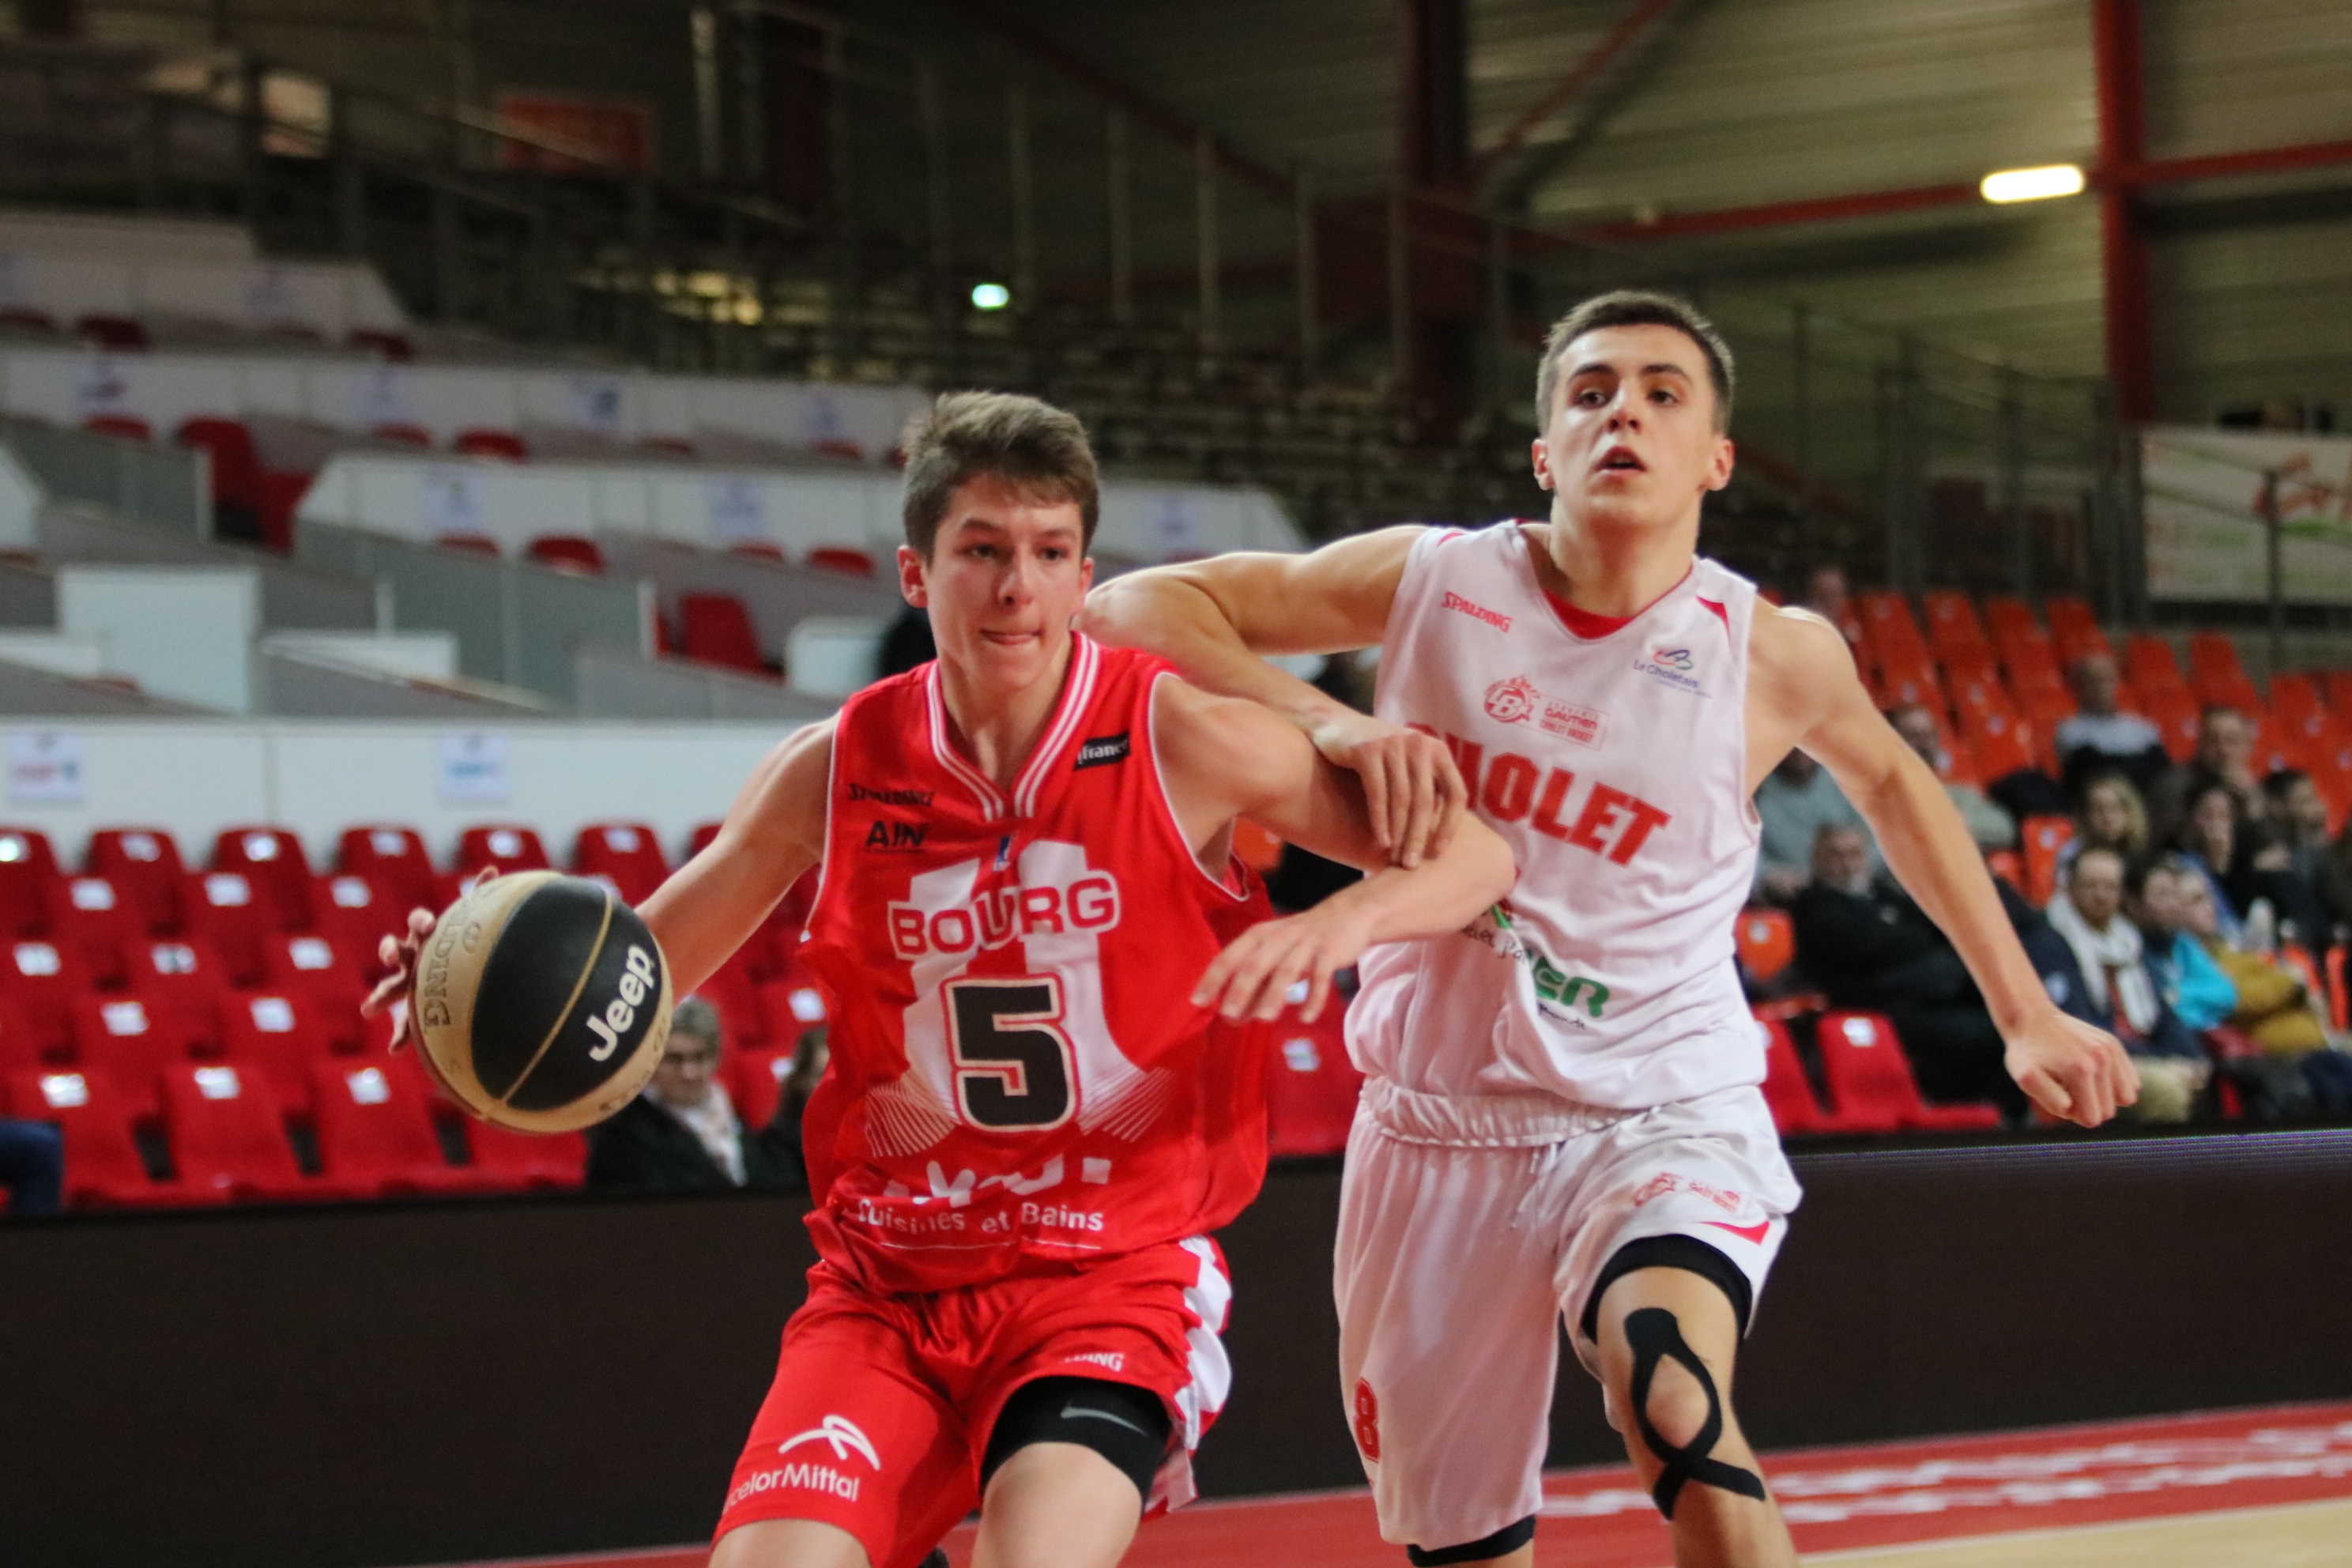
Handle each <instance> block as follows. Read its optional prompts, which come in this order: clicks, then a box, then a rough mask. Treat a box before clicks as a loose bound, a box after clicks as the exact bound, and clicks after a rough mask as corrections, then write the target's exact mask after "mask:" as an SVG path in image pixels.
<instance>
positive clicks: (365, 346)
mask: <svg viewBox="0 0 2352 1568" xmlns="http://www.w3.org/2000/svg"><path fill="white" fill-rule="evenodd" d="M343 342H344V343H345V344H346V345H347V346H349V347H352V348H354V349H358V350H361V351H362V352H363V353H372V354H373V355H375V356H376V357H377V358H378V359H383V360H390V361H392V362H393V363H395V364H405V363H408V362H409V361H410V360H413V359H415V357H416V345H415V344H414V343H412V342H409V341H408V334H407V333H406V332H402V331H394V330H393V329H392V328H390V327H353V328H352V330H351V331H348V332H346V333H344V334H343Z"/></svg>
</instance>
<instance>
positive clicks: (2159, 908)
mask: <svg viewBox="0 0 2352 1568" xmlns="http://www.w3.org/2000/svg"><path fill="white" fill-rule="evenodd" d="M2124 867H2125V868H2124V909H2125V911H2126V913H2128V914H2129V915H2130V916H2131V918H2132V923H2133V924H2135V925H2137V926H2138V927H2139V934H2140V942H2141V952H2142V956H2143V958H2144V960H2145V961H2146V963H2147V973H2148V975H2149V978H2151V979H2153V980H2154V981H2155V982H2156V988H2157V990H2158V993H2159V994H2162V996H2163V997H2164V1002H2165V1005H2166V1006H2168V1007H2170V1008H2171V1009H2172V1013H2173V1016H2175V1017H2177V1018H2179V1020H2180V1024H2181V1026H2182V1027H2183V1028H2186V1029H2189V1030H2191V1031H2193V1032H2195V1033H2198V1034H2202V1033H2204V1032H2205V1031H2206V1030H2208V1029H2212V1028H2218V1027H2220V1026H2221V1025H2223V1024H2226V1023H2228V1022H2229V1021H2230V1015H2231V1014H2232V1013H2235V1012H2236V1011H2237V1010H2238V988H2237V986H2236V985H2235V984H2232V983H2231V979H2230V976H2229V975H2228V974H2227V973H2224V972H2223V970H2222V968H2221V965H2220V964H2218V963H2214V962H2213V955H2212V954H2211V953H2210V952H2207V951H2206V948H2205V944H2204V943H2203V942H2200V941H2198V939H2197V935H2196V933H2195V932H2194V931H2191V930H2190V929H2189V913H2188V903H2189V897H2190V895H2191V894H2192V893H2193V894H2194V896H2195V897H2196V899H2197V900H2198V901H2199V902H2200V904H2202V905H2203V906H2204V908H2205V910H2206V911H2207V913H2208V914H2209V915H2210V913H2211V911H2212V908H2213V899H2212V895H2211V893H2210V892H2209V891H2208V890H2207V889H2206V886H2205V877H2204V874H2203V873H2202V872H2200V871H2199V870H2198V869H2197V868H2196V867H2194V866H2192V865H2190V864H2189V862H2188V861H2186V860H2184V859H2182V858H2180V857H2179V856H2178V855H2162V856H2158V858H2155V859H2153V860H2149V859H2144V858H2143V859H2137V860H2127V861H2126V862H2125V863H2124Z"/></svg>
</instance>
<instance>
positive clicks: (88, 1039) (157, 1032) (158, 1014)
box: [72, 995, 195, 1117]
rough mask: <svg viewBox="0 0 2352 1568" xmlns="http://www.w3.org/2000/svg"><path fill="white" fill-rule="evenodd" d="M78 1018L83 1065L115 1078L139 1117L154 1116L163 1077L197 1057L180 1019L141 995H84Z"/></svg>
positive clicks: (77, 1041)
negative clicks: (140, 996)
mask: <svg viewBox="0 0 2352 1568" xmlns="http://www.w3.org/2000/svg"><path fill="white" fill-rule="evenodd" d="M72 1016H73V1021H74V1040H75V1046H76V1054H77V1055H78V1057H79V1059H80V1062H81V1065H82V1066H84V1067H86V1068H97V1069H98V1070H99V1071H100V1072H102V1073H104V1074H106V1075H107V1076H108V1077H109V1078H110V1079H113V1080H114V1082H115V1085H116V1087H117V1088H119V1089H121V1091H122V1101H123V1103H124V1104H125V1105H127V1106H129V1107H130V1108H131V1114H132V1115H133V1116H134V1117H143V1116H152V1115H153V1114H154V1113H155V1110H156V1104H157V1102H156V1087H157V1085H158V1083H159V1082H160V1081H161V1079H163V1075H164V1074H165V1073H166V1072H168V1071H170V1070H171V1069H173V1068H177V1067H181V1066H183V1065H184V1064H185V1063H187V1062H189V1061H191V1060H192V1059H194V1048H193V1047H194V1044H195V1042H194V1040H192V1039H191V1038H190V1037H189V1036H188V1033H187V1030H186V1029H185V1028H184V1027H183V1026H181V1025H180V1023H179V1021H178V1020H177V1019H176V1018H174V1017H173V1016H171V1015H169V1014H167V1013H164V1012H163V1011H162V1010H161V1009H159V1008H151V1007H149V1006H148V1005H147V1004H146V1003H144V1002H142V1001H141V1000H140V999H139V998H137V997H135V996H99V995H91V996H78V997H76V998H75V999H74V1003H73V1008H72Z"/></svg>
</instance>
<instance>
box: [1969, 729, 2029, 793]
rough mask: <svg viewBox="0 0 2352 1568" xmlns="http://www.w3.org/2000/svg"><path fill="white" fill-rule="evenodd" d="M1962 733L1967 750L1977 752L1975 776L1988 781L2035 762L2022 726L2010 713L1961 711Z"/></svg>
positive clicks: (2005, 775)
mask: <svg viewBox="0 0 2352 1568" xmlns="http://www.w3.org/2000/svg"><path fill="white" fill-rule="evenodd" d="M1961 733H1962V734H1963V736H1964V737H1965V738H1966V739H1967V741H1968V742H1969V751H1971V752H1974V753H1975V755H1976V760H1977V775H1978V777H1979V778H1980V779H1982V780H1983V781H1984V782H1985V783H1987V784H1990V783H1992V782H1993V781H1995V780H1997V779H2003V778H2007V777H2008V776H2009V775H2010V774H2011V773H2016V772H2017V771H2018V770H2019V769H2021V768H2030V767H2032V766H2033V765H2034V757H2033V750H2032V745H2031V743H2030V742H2029V741H2028V738H2027V734H2026V731H2025V727H2024V725H2023V723H2022V722H2021V721H2019V720H2018V719H2017V718H2016V717H2015V716H2014V715H2012V714H2010V713H2005V712H2000V711H1994V712H1989V713H1964V714H1962V715H1961Z"/></svg>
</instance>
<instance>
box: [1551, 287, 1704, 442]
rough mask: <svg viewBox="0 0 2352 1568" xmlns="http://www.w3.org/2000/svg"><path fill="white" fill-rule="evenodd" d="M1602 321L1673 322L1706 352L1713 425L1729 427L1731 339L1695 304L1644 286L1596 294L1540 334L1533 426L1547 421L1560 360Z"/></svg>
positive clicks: (1636, 324) (1634, 324) (1615, 323)
mask: <svg viewBox="0 0 2352 1568" xmlns="http://www.w3.org/2000/svg"><path fill="white" fill-rule="evenodd" d="M1603 327H1672V328H1673V329H1674V330H1675V331H1678V332H1680V333H1682V335H1683V336H1685V337H1686V338H1688V339H1689V340H1690V341H1691V342H1695V343H1696V344H1697V345H1698V348H1699V353H1703V354H1705V355H1706V379H1707V381H1708V382H1709V383H1710V384H1712V385H1713V386H1714V388H1715V427H1716V428H1717V430H1727V429H1729V428H1730V427H1731V396H1732V394H1733V393H1734V392H1735V391H1737V390H1738V373H1737V372H1736V371H1735V370H1734V369H1733V367H1732V363H1731V345H1730V344H1729V343H1727V342H1724V341H1723V334H1722V333H1721V332H1718V331H1716V330H1715V323H1714V322H1713V321H1708V320H1707V319H1706V316H1705V315H1704V314H1703V313H1701V311H1700V310H1699V308H1698V307H1697V306H1696V305H1694V304H1692V303H1691V302H1690V301H1689V300H1685V299H1683V298H1681V297H1680V296H1678V295H1674V294H1657V293H1653V292H1651V291H1650V290H1648V289H1612V291H1610V292H1609V293H1606V294H1596V295H1594V296H1593V297H1592V298H1591V299H1590V300H1586V301H1585V302H1584V303H1583V304H1581V305H1579V306H1578V307H1577V308H1576V309H1575V310H1570V312H1569V313H1568V314H1567V315H1565V316H1562V317H1561V318H1560V319H1559V321H1554V322H1553V323H1552V325H1551V331H1550V333H1549V335H1547V336H1546V337H1545V339H1544V354H1543V364H1542V366H1541V368H1539V369H1538V371H1537V372H1536V428H1537V429H1538V430H1541V429H1543V428H1544V427H1545V426H1548V425H1549V424H1550V423H1551V395H1552V394H1553V393H1554V392H1555V391H1557V390H1558V389H1559V361H1560V356H1561V354H1563V353H1566V352H1567V350H1568V345H1569V344H1570V343H1572V342H1575V341H1576V340H1577V339H1579V338H1580V337H1582V336H1583V335H1584V334H1585V333H1587V332H1597V331H1600V330H1601V328H1603Z"/></svg>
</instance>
